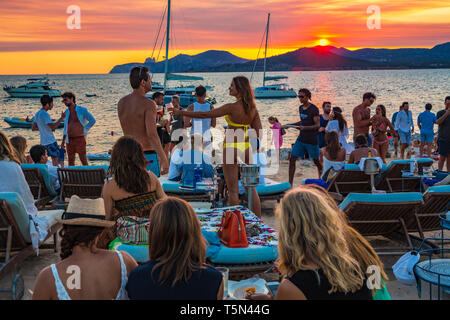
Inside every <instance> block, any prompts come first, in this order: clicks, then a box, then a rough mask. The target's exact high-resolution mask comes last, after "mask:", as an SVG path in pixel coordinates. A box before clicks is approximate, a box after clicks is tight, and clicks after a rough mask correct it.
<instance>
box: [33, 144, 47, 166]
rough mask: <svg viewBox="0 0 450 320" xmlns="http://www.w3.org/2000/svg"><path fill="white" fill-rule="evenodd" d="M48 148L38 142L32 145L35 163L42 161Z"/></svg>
mask: <svg viewBox="0 0 450 320" xmlns="http://www.w3.org/2000/svg"><path fill="white" fill-rule="evenodd" d="M46 152H47V148H46V147H44V146H43V145H40V144H37V145H34V146H32V147H31V149H30V156H31V159H33V162H34V163H41V159H42V156H45V153H46Z"/></svg>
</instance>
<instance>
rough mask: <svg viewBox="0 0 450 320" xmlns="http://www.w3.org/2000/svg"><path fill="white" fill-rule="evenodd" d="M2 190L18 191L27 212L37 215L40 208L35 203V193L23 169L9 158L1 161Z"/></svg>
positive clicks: (0, 190) (0, 179)
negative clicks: (32, 191)
mask: <svg viewBox="0 0 450 320" xmlns="http://www.w3.org/2000/svg"><path fill="white" fill-rule="evenodd" d="M0 192H15V193H17V194H18V195H19V196H20V197H21V198H22V200H23V203H24V204H25V210H27V213H28V214H29V215H30V216H33V217H35V216H36V215H37V213H38V210H37V208H36V206H35V205H34V198H33V194H32V193H31V191H30V187H29V186H28V183H27V181H26V180H25V176H24V175H23V171H22V169H21V168H20V166H19V165H18V164H17V163H15V162H14V161H10V160H9V159H5V160H1V161H0Z"/></svg>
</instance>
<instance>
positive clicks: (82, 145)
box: [67, 136, 87, 166]
mask: <svg viewBox="0 0 450 320" xmlns="http://www.w3.org/2000/svg"><path fill="white" fill-rule="evenodd" d="M77 153H78V154H79V156H80V160H81V163H82V164H83V165H87V157H86V139H85V138H84V136H81V137H75V138H69V143H68V144H67V157H68V158H69V166H74V165H75V155H76V154H77Z"/></svg>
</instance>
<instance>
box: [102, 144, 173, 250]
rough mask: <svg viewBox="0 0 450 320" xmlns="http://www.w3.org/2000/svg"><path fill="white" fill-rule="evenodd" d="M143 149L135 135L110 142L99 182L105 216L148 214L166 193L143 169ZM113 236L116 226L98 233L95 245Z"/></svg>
mask: <svg viewBox="0 0 450 320" xmlns="http://www.w3.org/2000/svg"><path fill="white" fill-rule="evenodd" d="M146 167H147V161H146V160H145V158H144V152H143V150H142V147H141V145H140V144H139V142H137V140H136V139H134V138H132V137H128V136H124V137H121V138H120V139H119V140H117V142H116V143H115V144H114V146H113V149H112V152H111V162H110V164H109V169H108V172H107V177H108V181H107V182H105V185H104V186H103V199H104V200H105V213H106V219H107V220H112V221H116V220H117V219H118V218H120V217H122V216H136V217H142V218H148V215H149V214H150V210H151V208H152V207H153V205H154V204H155V202H156V201H157V200H160V199H163V198H165V197H166V194H165V193H164V190H163V189H162V186H161V183H160V182H159V180H158V178H157V177H156V175H155V174H154V173H153V172H151V171H147V169H146ZM115 237H116V230H112V229H108V230H107V231H105V233H104V234H102V236H101V237H100V240H99V244H98V246H99V247H100V248H106V247H107V245H108V244H109V242H111V241H112V240H114V238H115Z"/></svg>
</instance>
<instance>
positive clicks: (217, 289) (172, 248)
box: [126, 197, 223, 300]
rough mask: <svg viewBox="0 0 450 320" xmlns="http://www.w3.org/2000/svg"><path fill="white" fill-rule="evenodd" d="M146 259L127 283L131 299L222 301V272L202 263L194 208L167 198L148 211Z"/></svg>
mask: <svg viewBox="0 0 450 320" xmlns="http://www.w3.org/2000/svg"><path fill="white" fill-rule="evenodd" d="M150 221H151V223H150V225H149V228H148V234H149V236H148V239H149V246H150V249H149V259H150V260H149V261H148V262H146V263H144V264H141V265H140V266H138V267H137V268H136V269H134V270H133V271H132V272H131V273H130V276H129V277H128V284H127V286H126V289H127V292H128V297H129V298H130V299H132V300H221V299H222V297H223V281H222V274H221V273H220V272H219V271H218V270H216V269H215V268H213V267H211V266H208V265H206V264H205V256H206V244H205V239H204V238H203V235H202V232H201V229H200V222H199V220H198V217H197V214H196V213H195V211H194V209H193V208H192V207H191V206H190V205H189V204H188V203H187V202H186V201H184V200H182V199H179V198H173V197H169V198H167V199H165V200H163V201H159V202H158V203H157V204H155V206H154V207H153V209H152V211H151V213H150Z"/></svg>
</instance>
